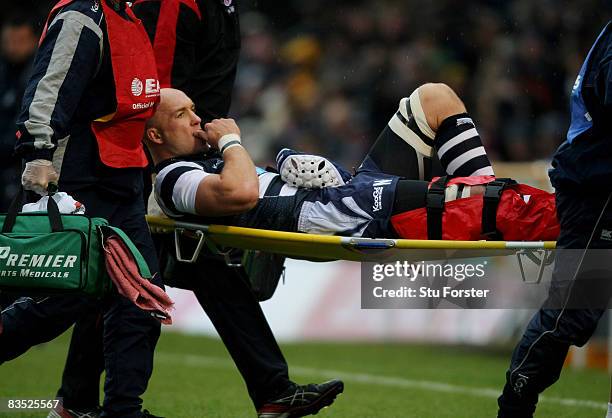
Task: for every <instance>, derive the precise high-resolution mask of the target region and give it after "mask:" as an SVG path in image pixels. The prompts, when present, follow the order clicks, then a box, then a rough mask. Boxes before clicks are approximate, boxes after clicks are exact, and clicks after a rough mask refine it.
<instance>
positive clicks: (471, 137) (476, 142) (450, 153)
mask: <svg viewBox="0 0 612 418" xmlns="http://www.w3.org/2000/svg"><path fill="white" fill-rule="evenodd" d="M434 147H435V149H436V152H437V154H438V158H439V159H440V162H441V163H442V167H444V170H446V173H447V174H451V175H453V176H459V177H467V176H485V175H489V176H493V175H495V174H494V173H493V167H492V166H491V162H490V161H489V157H488V156H487V152H486V150H485V149H484V147H483V145H482V141H481V140H480V136H479V135H478V131H477V130H476V126H475V125H474V121H472V118H471V117H470V116H469V115H468V114H467V113H461V114H459V115H454V116H450V117H448V118H446V119H444V121H442V123H441V124H440V126H439V128H438V132H437V133H436V138H435V140H434Z"/></svg>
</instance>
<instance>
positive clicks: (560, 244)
mask: <svg viewBox="0 0 612 418" xmlns="http://www.w3.org/2000/svg"><path fill="white" fill-rule="evenodd" d="M606 198H607V196H606V195H603V196H601V195H600V196H588V195H585V194H578V193H575V192H566V191H561V190H557V216H558V219H559V223H560V225H561V234H560V236H559V239H558V241H557V248H558V250H557V253H556V256H555V269H554V271H553V280H552V283H551V287H550V290H549V296H548V299H547V301H546V302H545V303H544V306H543V307H542V308H541V309H540V310H539V311H538V312H536V313H535V315H534V316H533V318H532V319H531V321H530V322H529V324H528V325H527V329H526V330H525V332H524V334H523V337H522V338H521V340H520V342H519V343H518V344H517V346H516V348H515V349H514V352H513V354H512V359H511V362H510V367H509V369H508V371H507V373H506V384H505V386H504V389H503V393H502V395H501V396H500V397H499V399H498V404H499V412H498V417H499V418H509V417H512V418H531V417H532V416H533V414H534V412H535V409H536V404H537V401H538V395H539V394H540V393H541V392H542V391H544V390H545V389H546V388H547V387H549V386H550V385H552V384H553V383H554V382H556V381H557V379H558V378H559V375H560V373H561V369H562V367H563V363H564V361H565V357H566V355H567V352H568V349H569V347H570V345H577V346H582V345H584V344H585V343H586V342H587V341H588V340H589V338H590V337H591V335H592V334H593V332H594V331H595V328H596V327H597V323H598V321H599V319H600V318H601V316H602V315H603V313H604V312H605V310H606V309H607V305H608V301H609V298H610V282H611V281H612V280H610V279H611V277H612V262H611V261H610V260H611V258H612V250H611V248H612V237H610V236H609V232H610V231H612V202H610V203H609V204H608V206H607V209H606V210H605V211H603V212H602V209H603V208H604V205H605V204H606ZM600 216H601V218H600ZM598 220H599V223H598ZM596 226H597V227H596ZM587 244H588V251H587V250H585V249H586V248H587ZM559 249H560V250H559Z"/></svg>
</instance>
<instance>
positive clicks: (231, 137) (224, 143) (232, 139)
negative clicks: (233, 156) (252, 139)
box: [217, 134, 241, 153]
mask: <svg viewBox="0 0 612 418" xmlns="http://www.w3.org/2000/svg"><path fill="white" fill-rule="evenodd" d="M236 145H241V141H240V135H238V134H227V135H223V136H222V137H221V139H219V142H218V145H217V146H218V147H219V150H220V151H221V152H222V153H223V151H225V150H226V149H228V147H231V146H236Z"/></svg>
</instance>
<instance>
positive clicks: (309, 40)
mask: <svg viewBox="0 0 612 418" xmlns="http://www.w3.org/2000/svg"><path fill="white" fill-rule="evenodd" d="M220 1H221V0H220ZM7 3H8V4H6V5H3V7H4V10H3V13H2V17H1V18H0V23H1V25H2V27H1V44H0V147H1V151H0V152H1V154H0V155H1V157H0V158H1V159H2V161H1V163H0V164H1V165H0V170H1V172H0V178H1V179H2V183H3V184H5V185H6V184H7V183H10V184H16V180H15V179H16V178H17V176H18V171H19V163H18V162H16V161H15V160H14V159H13V158H12V156H11V152H12V151H11V150H12V145H13V143H14V132H15V124H14V121H15V118H16V117H17V112H18V109H19V102H20V100H21V95H22V94H23V89H24V88H25V83H26V81H27V77H28V70H29V67H30V65H31V60H32V56H33V54H34V52H35V49H36V44H37V38H38V35H39V33H40V31H41V30H42V26H43V24H44V17H45V16H46V13H47V12H48V10H49V9H50V7H51V5H52V4H53V3H54V1H51V0H22V1H19V2H17V1H14V0H10V1H9V2H7ZM238 3H239V10H240V12H241V26H242V32H243V41H242V54H241V57H242V58H241V63H240V66H239V69H238V79H237V82H236V88H235V97H234V101H233V104H232V110H231V113H232V116H234V117H236V118H237V119H238V120H239V123H240V126H241V129H242V131H243V136H244V137H245V139H246V141H245V142H246V143H247V144H248V147H249V150H250V151H251V152H252V154H253V156H254V159H255V160H256V161H257V162H258V163H260V164H265V163H271V162H272V161H273V158H274V154H275V153H276V151H278V150H279V149H280V148H281V147H285V146H288V147H292V148H295V149H299V150H302V151H307V152H312V153H321V154H324V155H326V156H330V157H332V158H334V159H336V160H338V161H339V162H341V163H343V164H345V165H346V166H347V167H349V168H350V167H353V166H355V165H356V164H358V163H359V161H360V159H361V158H362V156H363V155H364V154H365V152H366V151H367V149H368V147H369V146H370V145H371V144H372V143H373V142H374V140H375V139H376V137H377V135H378V133H379V132H380V131H381V130H382V128H383V127H384V126H385V124H386V123H387V121H388V119H389V117H390V116H391V115H392V114H393V112H395V111H396V110H397V104H398V101H399V99H400V98H401V97H404V96H407V95H409V94H410V93H411V92H412V91H413V90H414V89H415V88H416V87H417V86H419V85H420V84H422V83H425V82H431V81H438V82H445V83H447V84H449V85H450V86H451V87H452V88H453V89H455V91H457V92H458V94H459V95H460V96H461V97H462V98H463V99H464V101H465V103H466V106H467V108H468V110H469V112H470V113H471V115H472V116H473V117H474V119H475V120H476V122H477V124H478V127H479V130H480V133H481V136H482V137H483V140H484V142H485V145H486V146H487V147H488V149H489V152H490V153H491V154H492V157H493V159H495V160H505V161H526V160H535V159H546V158H549V157H550V156H551V154H552V153H553V152H554V149H555V148H556V146H557V145H558V144H559V143H560V142H561V141H562V140H563V137H564V134H565V131H566V129H567V125H568V112H567V108H568V93H569V90H570V89H571V86H572V84H573V83H574V78H575V75H576V74H577V71H578V67H579V65H580V63H581V61H582V59H583V58H584V56H585V54H586V53H587V52H588V48H589V46H590V42H591V40H592V39H594V37H595V36H596V34H597V33H598V32H599V30H600V29H601V28H602V26H603V25H604V23H605V22H606V21H607V20H608V19H609V17H610V10H611V7H610V5H609V4H608V3H607V2H605V1H603V0H574V1H553V0H541V1H538V2H534V1H531V0H517V1H503V0H478V1H470V2H455V1H450V0H436V1H432V2H420V1H414V0H404V1H402V2H399V1H364V2H361V1H356V0H355V1H347V0H344V1H334V0H327V1H323V0H285V1H284V2H282V3H281V2H272V1H269V0H268V1H266V0H258V1H253V0H252V1H250V2H246V1H242V2H238ZM12 194H14V189H12V188H10V187H1V188H0V195H1V196H0V201H3V202H6V196H11V195H12Z"/></svg>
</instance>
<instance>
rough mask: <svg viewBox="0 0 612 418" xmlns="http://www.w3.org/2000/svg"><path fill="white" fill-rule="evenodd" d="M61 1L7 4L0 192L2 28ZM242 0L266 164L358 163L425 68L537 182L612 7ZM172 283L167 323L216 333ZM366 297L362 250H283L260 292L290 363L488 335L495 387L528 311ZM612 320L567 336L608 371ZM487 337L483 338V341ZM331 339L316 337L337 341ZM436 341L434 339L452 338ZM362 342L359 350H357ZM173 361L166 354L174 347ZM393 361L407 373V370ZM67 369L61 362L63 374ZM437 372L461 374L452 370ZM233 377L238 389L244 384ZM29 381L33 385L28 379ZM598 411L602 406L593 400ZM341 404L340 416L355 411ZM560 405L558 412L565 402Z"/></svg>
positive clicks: (258, 142) (507, 163) (8, 73)
mask: <svg viewBox="0 0 612 418" xmlns="http://www.w3.org/2000/svg"><path fill="white" fill-rule="evenodd" d="M52 3H53V2H52V1H44V0H41V1H36V0H29V1H19V2H17V1H14V0H9V1H8V2H5V3H4V4H3V9H4V10H3V13H2V18H0V19H1V21H2V23H3V28H2V44H1V49H0V130H1V132H0V138H1V140H2V143H1V146H2V170H3V171H2V173H0V176H1V177H0V178H1V181H2V184H1V185H2V187H1V188H0V192H1V193H0V195H2V196H3V200H2V201H1V202H0V206H2V205H5V204H6V200H7V196H10V195H11V194H12V193H14V189H13V187H12V185H14V184H15V182H16V179H17V175H16V174H15V173H16V172H17V168H15V167H17V166H18V165H19V163H18V162H14V163H13V164H12V167H14V168H9V167H10V166H11V161H10V158H9V151H8V150H9V149H10V147H11V146H12V142H11V141H13V138H14V136H13V134H14V124H13V119H14V117H15V106H16V103H17V102H18V100H17V98H16V97H7V94H4V95H3V93H4V92H6V91H8V90H9V89H8V87H10V86H12V85H14V83H16V82H17V80H22V79H23V78H24V74H27V68H28V61H27V60H21V62H14V61H15V60H14V59H13V58H11V55H10V51H8V50H9V49H10V45H14V42H18V41H19V40H18V39H17V38H15V37H14V34H11V33H8V31H6V30H5V28H6V25H5V24H4V23H5V22H7V21H14V20H15V17H17V19H16V20H17V21H28V22H31V24H32V27H33V28H34V30H35V31H40V29H41V27H42V24H43V23H44V22H43V19H44V16H45V15H46V13H47V11H48V9H49V8H50V5H51V4H52ZM240 10H241V25H242V31H243V40H242V42H243V47H242V53H241V62H240V66H239V70H238V78H237V81H236V88H235V97H234V100H233V105H232V110H231V114H232V116H233V117H235V118H236V119H237V120H238V122H239V124H240V126H241V129H242V132H243V136H244V140H245V143H246V144H247V148H248V149H249V151H250V152H251V153H252V155H253V157H254V159H255V160H256V162H257V163H259V164H261V165H266V164H271V163H272V162H273V159H274V155H275V153H276V151H278V150H279V149H280V148H281V147H292V148H295V149H299V150H303V151H307V152H312V153H320V154H323V155H326V156H329V157H332V158H333V159H335V160H337V161H339V162H340V163H342V164H344V165H345V166H347V167H353V166H356V165H357V164H358V163H359V161H360V159H361V158H362V156H363V155H364V154H365V152H366V150H367V149H368V147H369V146H370V144H371V143H372V142H373V141H374V140H375V138H376V136H377V134H378V132H379V131H380V130H381V129H382V127H384V125H385V123H386V122H387V120H388V118H389V116H390V115H391V114H392V112H394V111H395V110H396V109H397V102H398V100H399V98H400V97H403V96H407V95H408V94H410V92H412V91H413V90H414V88H415V87H417V86H418V85H420V84H422V83H424V82H428V81H443V82H445V83H447V84H449V85H450V86H451V87H453V89H455V91H457V92H458V93H459V95H460V96H461V97H462V98H463V99H464V101H465V102H466V106H467V108H468V110H469V111H470V113H471V114H472V116H473V117H474V119H475V120H476V122H477V124H478V129H479V131H480V133H481V136H482V138H483V141H484V142H485V145H486V146H487V148H488V151H489V153H490V155H491V156H492V157H493V159H494V160H495V163H494V166H495V168H496V170H497V171H498V174H502V172H503V175H508V176H512V177H514V178H517V179H519V180H521V181H525V182H528V183H530V184H533V185H539V186H541V187H549V185H547V178H546V167H547V164H548V158H550V156H551V155H552V153H553V152H554V149H555V148H556V146H557V145H558V144H559V143H560V142H561V141H562V139H563V136H564V133H565V131H566V129H567V126H568V112H567V104H568V92H569V91H570V89H571V86H572V84H573V83H574V78H575V75H576V74H577V71H578V69H579V66H580V64H581V62H582V59H583V57H584V55H585V54H586V52H587V50H588V48H589V47H590V45H591V42H592V40H593V39H594V38H595V36H596V35H597V33H598V32H599V30H600V28H601V27H602V26H603V24H604V23H605V22H606V21H607V20H608V18H609V16H610V11H611V10H612V7H611V6H610V4H608V3H606V2H603V1H600V0H598V1H596V0H582V1H539V2H533V1H529V0H518V1H511V2H506V1H501V0H488V1H470V2H452V1H448V0H443V1H440V0H437V1H435V2H418V1H412V0H411V1H402V2H382V1H369V2H356V1H322V0H310V1H304V0H287V1H284V2H276V1H274V2H272V1H259V2H243V3H242V4H240ZM22 40H23V39H22ZM26 43H27V42H26ZM26 46H27V45H26ZM32 52H33V50H32ZM28 56H29V54H28ZM515 279H516V280H519V278H518V277H516V278H515ZM172 295H173V297H174V298H175V301H176V302H177V308H178V309H177V312H176V318H175V322H176V325H175V326H174V327H173V328H172V329H171V330H170V329H166V331H167V332H170V331H174V332H176V331H179V332H183V333H189V334H193V333H195V334H205V335H212V336H214V335H215V332H214V330H213V328H212V326H211V325H210V323H209V322H208V320H207V319H206V317H205V315H204V314H203V312H202V311H201V308H200V307H199V306H198V304H197V302H196V301H195V299H194V298H193V297H192V296H191V295H190V294H189V293H188V292H182V291H175V290H172ZM359 301H360V298H359V265H358V264H356V263H343V262H338V263H323V264H314V263H307V262H302V261H289V262H288V264H287V275H286V282H285V284H284V285H283V284H281V286H280V287H279V290H278V291H277V293H276V295H275V296H274V298H273V299H272V300H271V301H269V302H265V303H264V304H263V306H264V310H265V311H266V314H267V316H268V318H269V319H270V323H271V326H272V329H273V330H274V331H275V333H276V335H277V336H278V337H279V339H280V340H281V341H284V342H291V344H288V345H287V346H286V347H287V350H288V352H289V355H288V357H289V360H290V364H291V363H292V361H291V360H292V358H293V356H297V358H300V357H299V356H298V355H297V354H296V355H294V354H292V353H293V352H294V351H296V352H301V351H302V349H303V350H304V351H308V350H309V349H311V348H312V350H313V352H315V353H316V352H318V351H317V350H319V349H320V348H316V347H317V346H316V345H310V344H312V343H309V344H307V345H305V346H301V345H299V344H300V343H301V342H304V341H309V342H310V341H322V340H323V341H330V342H338V341H351V342H355V341H368V342H370V343H372V342H374V345H373V347H378V349H380V350H381V351H380V352H379V354H380V353H383V352H388V351H385V350H391V352H390V353H389V354H388V356H389V361H412V362H424V363H427V359H428V357H427V354H425V352H426V351H428V350H429V349H427V350H424V351H423V352H421V351H419V349H418V347H419V346H416V347H417V348H416V349H415V348H413V346H412V345H409V346H405V347H404V346H403V345H402V346H401V347H404V348H403V350H404V352H405V353H407V354H408V355H407V357H408V356H409V355H412V356H413V357H411V358H403V355H402V354H401V353H402V352H401V351H399V350H398V351H397V352H395V351H394V350H395V349H394V347H396V345H395V344H397V343H398V342H399V343H401V344H404V343H409V344H412V343H415V342H417V343H419V344H423V343H425V344H428V345H427V347H430V344H434V345H443V346H450V347H455V346H456V345H462V346H463V345H467V346H468V347H471V349H470V350H471V351H470V350H468V351H469V352H471V353H473V356H474V358H475V359H478V360H474V361H475V362H476V363H475V364H478V363H482V364H486V362H487V361H488V360H487V358H488V356H491V355H492V354H491V353H490V352H489V351H488V350H490V349H491V347H494V351H495V353H497V354H499V353H500V352H501V353H502V354H501V356H500V357H499V359H498V360H499V361H498V363H496V366H495V367H497V368H498V369H497V370H495V377H496V379H493V377H491V379H493V382H494V383H491V382H485V383H483V385H485V386H487V387H493V388H501V381H502V380H501V379H503V371H504V369H503V367H504V366H503V365H504V364H505V362H506V361H507V359H508V356H509V350H510V348H511V345H512V343H513V342H515V341H516V339H517V337H518V335H519V333H520V332H521V331H522V328H523V327H524V326H525V324H526V321H527V319H528V318H529V316H530V312H529V311H525V310H500V311H492V310H488V311H483V310H481V311H460V310H432V311H407V310H388V311H363V310H360V309H359ZM298 302H299V303H298ZM607 328H608V320H607V319H606V321H603V323H602V324H601V327H600V330H598V334H597V336H598V338H596V339H594V340H593V341H592V343H590V344H589V346H587V347H586V348H585V349H581V350H573V351H572V355H571V356H570V357H571V363H572V364H573V366H574V367H578V368H581V367H585V366H586V367H595V368H599V370H603V369H605V368H606V367H607V364H608V354H607V353H608V349H607V346H606V339H607V334H608V332H607ZM167 338H170V339H173V338H182V337H178V336H171V337H167ZM184 338H189V337H184ZM180 341H183V340H180ZM205 341H208V340H205ZM206 344H208V345H212V347H213V348H211V350H213V351H214V350H216V349H218V347H217V342H215V341H208V342H207V343H206ZM292 344H298V345H295V346H294V345H292ZM162 345H163V339H162ZM179 345H180V344H179ZM65 346H66V339H65V338H64V339H63V340H61V341H60V342H58V343H54V344H51V345H50V347H49V348H48V350H51V352H52V354H50V356H54V355H55V356H56V358H57V359H58V362H59V363H61V361H62V359H63V356H64V354H63V353H62V347H65ZM173 347H174V346H171V348H168V347H166V350H167V351H168V350H169V351H170V352H171V353H172V354H171V355H178V354H177V353H180V352H181V351H180V349H179V348H176V351H174V350H173ZM298 347H299V348H298ZM324 347H328V346H324ZM342 347H344V350H345V352H346V353H356V352H361V351H363V350H362V348H361V346H359V345H355V346H342ZM368 347H370V346H368ZM482 347H488V348H487V350H486V351H482V350H483V348H482ZM43 350H44V349H43ZM53 350H55V351H53ZM325 350H326V349H323V350H322V351H320V352H321V353H324V352H325V353H328V351H329V350H328V351H325ZM411 350H413V351H411ZM414 350H416V352H414ZM433 350H434V351H433V352H434V353H435V352H436V351H435V350H443V348H437V347H435V348H434V349H433ZM53 353H55V354H53ZM443 353H445V354H442V355H443V356H445V357H448V358H452V356H453V355H454V354H452V353H453V352H452V351H449V352H443ZM379 354H377V355H375V356H374V357H377V356H378V355H379ZM36 355H39V356H43V358H44V355H42V354H40V353H33V354H31V355H30V356H36ZM167 355H168V354H166V356H167ZM221 355H223V354H221ZM354 355H355V359H356V360H355V361H356V362H359V360H357V358H359V357H358V355H357V354H354ZM313 356H314V357H315V359H314V361H313V364H315V365H317V364H318V363H325V360H324V359H323V356H324V354H321V355H320V357H318V358H316V356H315V355H314V354H313ZM346 356H348V357H350V356H351V354H346ZM414 356H416V358H415V357H414ZM331 357H333V356H331ZM161 358H162V359H163V358H164V356H163V355H162V357H161ZM28 359H29V360H28V361H30V363H25V362H23V361H22V362H15V363H13V364H11V365H8V366H2V368H0V375H2V374H3V373H4V372H3V369H4V370H7V373H8V372H9V371H10V373H11V375H12V374H14V373H16V374H23V375H24V376H27V375H28V373H27V372H26V370H29V369H30V367H31V365H32V364H36V360H31V357H28ZM165 361H166V362H171V361H170V360H168V358H166V360H165ZM363 361H369V360H363ZM432 361H436V360H435V359H432ZM465 361H466V362H467V363H469V362H468V360H465ZM32 362H33V363H32ZM28 365H29V366H28ZM60 366H61V364H59V365H58V366H57V368H58V370H61V369H59V367H60ZM160 367H164V365H163V364H162V365H161V366H160ZM432 367H433V365H432ZM230 368H231V367H230ZM158 369H159V368H158ZM214 370H215V369H214V367H213V371H214ZM356 370H360V369H356ZM391 370H393V369H391ZM55 373H58V372H57V371H56V372H55ZM156 373H157V370H156ZM162 373H163V372H162ZM566 373H570V374H571V373H575V374H573V375H572V376H574V378H575V379H576V380H577V381H579V382H584V383H582V384H581V387H580V389H575V387H574V386H570V387H571V388H574V389H571V390H570V389H567V388H565V389H563V388H562V389H561V390H562V391H563V390H567V391H568V393H570V395H568V397H569V398H570V399H573V400H576V399H578V400H579V401H580V400H581V399H582V400H584V399H583V398H586V399H587V402H591V401H588V399H591V400H592V401H597V402H599V403H598V404H596V405H599V406H601V405H603V404H604V403H605V400H606V399H605V395H601V393H604V394H605V393H606V390H605V388H604V389H603V390H602V386H603V387H605V386H606V385H607V378H606V377H605V376H604V373H603V372H598V371H594V372H589V371H586V372H573V371H569V372H566ZM581 373H587V374H584V375H583V374H581ZM588 373H593V374H588ZM391 374H392V375H394V374H393V373H391ZM394 376H395V375H394ZM398 376H400V377H401V376H403V377H404V378H406V377H407V376H408V377H410V372H407V375H406V376H404V375H402V374H401V373H400V374H399V375H398ZM584 376H587V377H584ZM400 377H398V378H400ZM58 379H59V377H57V376H56V379H55V382H56V383H57V382H58ZM154 379H155V376H154ZM570 379H571V378H570ZM433 380H435V381H436V382H443V383H444V382H447V383H448V382H449V381H453V379H451V378H450V377H449V376H448V374H445V375H442V376H437V377H436V378H434V379H433ZM400 383H401V382H400ZM404 383H405V382H404ZM234 385H237V387H238V389H240V383H236V382H234ZM400 386H401V384H400ZM408 386H409V387H410V385H408ZM24 387H28V384H27V383H24ZM50 387H51V388H53V387H54V386H53V385H51V386H50ZM595 389H596V390H595ZM580 390H584V392H583V394H584V393H591V392H593V391H594V392H593V395H591V396H592V397H588V396H586V395H584V396H580V395H575V393H577V392H576V391H578V392H579V391H580ZM572 391H573V392H572ZM3 392H4V393H3ZM434 392H435V390H434ZM442 392H444V390H442ZM11 393H14V394H19V390H15V388H10V389H9V388H8V387H6V386H5V385H4V384H3V383H0V396H5V395H6V396H8V395H10V394H11ZM553 393H554V392H553ZM595 393H597V395H596V394H595ZM572 394H574V396H571V395H572ZM600 395H601V396H600ZM204 398H205V397H204ZM489 398H491V399H493V398H494V397H492V396H489ZM491 399H489V400H488V402H489V404H491ZM204 400H205V399H204ZM552 403H553V404H554V402H552ZM570 403H571V402H570ZM560 405H563V403H561V404H560ZM578 405H579V406H580V405H581V404H580V402H579V403H578ZM582 406H583V407H584V408H586V411H587V412H588V413H584V414H583V413H580V414H574V412H570V413H569V415H567V416H600V415H601V413H600V411H599V410H598V409H597V407H595V408H593V405H591V406H590V407H589V406H588V405H586V404H585V405H582ZM589 408H591V409H589ZM560 410H563V409H560ZM570 411H571V408H570ZM594 411H597V414H598V415H597V414H595V415H590V414H593V413H594ZM332 413H333V412H332ZM337 414H338V415H333V416H350V415H343V414H342V413H341V412H337ZM491 414H492V412H490V409H489V415H491ZM555 414H556V415H555V416H564V415H563V414H561V415H559V411H557V412H555ZM179 415H180V414H179ZM186 416H189V415H186ZM206 416H213V415H212V414H207V415H206ZM219 416H224V415H223V414H221V415H219ZM227 416H229V415H227ZM330 416H331V415H330ZM353 416H366V415H353ZM372 416H376V415H372ZM389 416H409V415H403V414H398V415H393V414H391V415H389ZM410 416H411V415H410ZM414 416H426V415H414ZM432 416H443V415H441V414H438V415H436V414H434V415H432ZM454 416H456V415H454ZM473 416H479V415H478V414H477V413H474V415H473ZM483 416H486V415H483ZM541 416H549V415H541ZM550 416H552V415H550Z"/></svg>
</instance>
